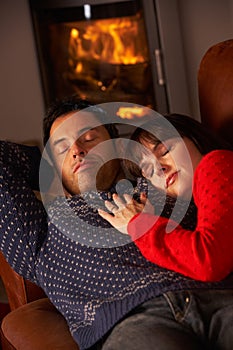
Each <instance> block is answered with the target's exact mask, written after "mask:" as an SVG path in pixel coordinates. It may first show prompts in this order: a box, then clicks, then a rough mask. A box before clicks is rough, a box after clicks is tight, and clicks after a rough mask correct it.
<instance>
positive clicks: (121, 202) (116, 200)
mask: <svg viewBox="0 0 233 350" xmlns="http://www.w3.org/2000/svg"><path fill="white" fill-rule="evenodd" d="M112 198H113V200H114V203H115V204H116V205H117V206H118V208H119V209H123V208H125V201H124V200H123V199H122V198H121V197H120V196H118V195H117V194H116V193H114V194H113V195H112Z"/></svg>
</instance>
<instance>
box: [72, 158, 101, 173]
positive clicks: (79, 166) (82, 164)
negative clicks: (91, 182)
mask: <svg viewBox="0 0 233 350" xmlns="http://www.w3.org/2000/svg"><path fill="white" fill-rule="evenodd" d="M94 163H96V162H93V161H89V160H88V161H87V160H83V161H82V162H79V163H77V164H75V165H74V167H73V173H74V174H75V173H77V172H78V171H80V170H84V169H87V168H90V167H93V166H94Z"/></svg>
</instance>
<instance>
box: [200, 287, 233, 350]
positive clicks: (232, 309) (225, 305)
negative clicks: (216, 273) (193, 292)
mask: <svg viewBox="0 0 233 350" xmlns="http://www.w3.org/2000/svg"><path fill="white" fill-rule="evenodd" d="M209 294H210V295H209V297H208V299H209V300H212V302H211V303H212V315H211V320H210V326H209V333H208V337H209V341H210V344H211V349H214V350H232V349H233V290H229V291H228V290H219V291H218V292H217V293H215V292H214V291H211V292H210V293H209ZM205 304H206V305H207V304H208V301H206V303H205Z"/></svg>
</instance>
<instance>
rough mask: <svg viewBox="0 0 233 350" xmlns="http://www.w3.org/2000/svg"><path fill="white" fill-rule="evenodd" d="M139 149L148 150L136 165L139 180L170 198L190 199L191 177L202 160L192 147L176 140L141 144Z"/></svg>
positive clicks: (178, 139)
mask: <svg viewBox="0 0 233 350" xmlns="http://www.w3.org/2000/svg"><path fill="white" fill-rule="evenodd" d="M143 145H144V146H145V147H146V148H147V149H149V150H150V153H148V154H143V156H142V160H141V162H140V167H141V169H142V174H143V176H145V177H146V178H147V179H148V180H149V181H150V182H151V183H152V185H153V186H155V187H156V188H158V189H161V190H164V191H166V193H167V194H168V195H170V196H172V197H182V198H183V199H190V198H191V196H192V185H193V173H194V171H195V169H196V167H197V165H198V163H199V162H200V160H201V158H202V155H201V153H200V152H199V150H198V149H197V147H196V146H195V144H194V143H193V142H192V141H191V140H190V139H188V138H178V137H177V138H171V139H168V140H166V141H164V142H163V143H159V144H156V145H154V144H152V143H150V142H148V141H143ZM151 153H152V154H151ZM153 155H154V157H153Z"/></svg>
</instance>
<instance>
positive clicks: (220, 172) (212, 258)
mask: <svg viewBox="0 0 233 350" xmlns="http://www.w3.org/2000/svg"><path fill="white" fill-rule="evenodd" d="M232 179H233V152H231V151H213V152H210V153H209V154H207V155H206V156H205V157H203V159H202V161H201V162H200V164H199V165H198V167H197V169H196V171H195V174H194V188H193V197H194V201H195V203H196V205H197V208H198V216H197V225H196V228H195V230H193V231H191V230H186V229H184V228H182V227H181V225H178V226H177V225H176V227H175V229H174V230H173V231H171V232H170V233H166V231H165V230H166V226H167V223H168V220H169V219H167V218H164V217H155V216H152V215H149V214H140V215H139V214H138V215H137V216H135V217H134V218H133V219H132V220H131V221H130V223H129V225H128V232H129V234H130V235H131V237H132V239H133V240H135V243H136V245H137V246H138V247H139V249H140V250H141V252H142V254H143V255H144V256H145V257H146V258H147V259H148V260H150V261H152V262H153V263H155V264H157V265H160V266H162V267H165V268H168V269H171V270H174V271H176V272H179V273H181V274H184V275H186V276H188V277H191V278H193V279H197V280H202V281H218V280H221V279H222V278H224V277H226V276H227V275H228V274H229V273H230V272H231V271H232V270H233V254H232V248H233V226H232V212H231V208H232V204H233V202H232V198H233V197H232V196H233V181H232ZM145 223H147V225H146V226H147V227H148V228H149V229H146V228H145ZM140 233H142V235H140V236H139V234H140Z"/></svg>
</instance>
